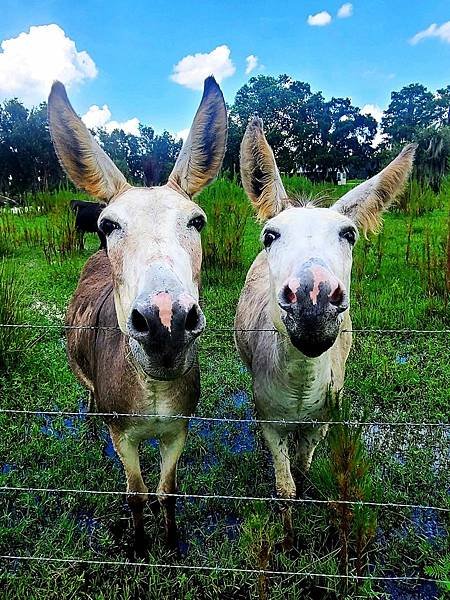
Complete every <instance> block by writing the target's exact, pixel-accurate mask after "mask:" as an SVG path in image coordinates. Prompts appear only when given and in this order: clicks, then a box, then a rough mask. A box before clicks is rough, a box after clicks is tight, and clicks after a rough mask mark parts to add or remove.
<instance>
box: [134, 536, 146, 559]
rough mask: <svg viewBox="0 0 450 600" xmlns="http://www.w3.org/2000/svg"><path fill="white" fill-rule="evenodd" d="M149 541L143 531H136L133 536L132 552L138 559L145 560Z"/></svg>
mask: <svg viewBox="0 0 450 600" xmlns="http://www.w3.org/2000/svg"><path fill="white" fill-rule="evenodd" d="M149 548H150V540H149V538H148V537H147V536H146V535H145V533H144V532H143V531H136V532H135V535H134V552H135V554H136V556H137V557H138V558H147V557H148V553H149Z"/></svg>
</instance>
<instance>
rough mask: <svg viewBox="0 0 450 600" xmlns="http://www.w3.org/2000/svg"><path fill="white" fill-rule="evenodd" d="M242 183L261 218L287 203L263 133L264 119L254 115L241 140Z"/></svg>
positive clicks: (269, 215)
mask: <svg viewBox="0 0 450 600" xmlns="http://www.w3.org/2000/svg"><path fill="white" fill-rule="evenodd" d="M241 178H242V185H243V187H244V189H245V191H246V192H247V194H248V196H249V198H250V200H251V201H252V203H253V206H254V207H255V210H256V214H257V217H258V219H259V220H260V221H266V220H267V219H270V218H271V217H273V216H274V215H276V214H277V213H279V212H280V211H282V210H283V209H284V208H286V207H287V206H288V205H289V199H288V197H287V194H286V190H285V189H284V186H283V182H282V181H281V177H280V174H279V172H278V168H277V165H276V163H275V157H274V155H273V152H272V148H271V147H270V146H269V144H268V143H267V140H266V138H265V136H264V133H263V122H262V120H261V119H260V118H258V117H253V119H251V121H250V122H249V124H248V126H247V129H246V131H245V135H244V137H243V139H242V143H241Z"/></svg>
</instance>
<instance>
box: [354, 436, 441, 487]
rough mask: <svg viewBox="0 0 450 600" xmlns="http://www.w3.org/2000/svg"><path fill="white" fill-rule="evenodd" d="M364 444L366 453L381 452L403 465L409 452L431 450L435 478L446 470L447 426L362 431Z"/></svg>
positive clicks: (406, 461)
mask: <svg viewBox="0 0 450 600" xmlns="http://www.w3.org/2000/svg"><path fill="white" fill-rule="evenodd" d="M362 437H363V440H364V443H365V445H366V448H367V449H368V451H369V452H381V451H382V452H383V454H385V455H386V456H389V457H391V458H393V460H394V461H395V462H397V463H398V464H400V465H402V466H404V465H406V464H407V463H408V453H409V451H410V450H411V449H419V450H423V449H431V451H432V464H431V469H432V471H433V473H434V474H435V475H438V474H440V473H442V472H444V471H445V472H447V471H448V469H449V467H450V444H449V441H450V425H444V426H442V427H434V428H431V427H420V428H407V427H380V426H379V425H370V426H369V427H364V428H363V434H362Z"/></svg>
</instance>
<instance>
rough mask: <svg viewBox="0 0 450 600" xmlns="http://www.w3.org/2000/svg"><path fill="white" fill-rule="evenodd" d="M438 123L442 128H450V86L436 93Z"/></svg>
mask: <svg viewBox="0 0 450 600" xmlns="http://www.w3.org/2000/svg"><path fill="white" fill-rule="evenodd" d="M436 104H437V106H438V121H439V125H441V126H450V85H447V87H445V88H441V89H440V90H437V92H436Z"/></svg>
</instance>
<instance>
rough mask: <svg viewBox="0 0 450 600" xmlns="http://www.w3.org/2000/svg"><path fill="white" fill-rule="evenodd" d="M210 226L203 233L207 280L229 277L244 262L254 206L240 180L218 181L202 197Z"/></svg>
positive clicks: (200, 201)
mask: <svg viewBox="0 0 450 600" xmlns="http://www.w3.org/2000/svg"><path fill="white" fill-rule="evenodd" d="M198 202H199V204H200V206H201V207H202V208H203V209H204V211H205V213H206V215H207V218H208V223H207V225H206V227H205V229H204V230H203V232H202V248H203V267H204V270H205V273H206V275H207V277H214V276H220V277H221V278H223V277H225V276H226V275H227V274H230V271H232V270H233V269H235V268H237V267H240V266H241V265H242V260H243V248H244V235H245V227H246V224H247V220H248V218H249V216H250V215H251V214H252V209H251V206H250V203H249V201H248V199H247V196H246V195H245V193H244V191H243V189H242V188H241V187H240V186H238V185H237V183H236V181H230V180H228V179H223V178H222V179H218V180H217V181H215V182H214V183H213V184H212V185H210V186H209V187H207V188H206V189H205V190H203V192H202V193H201V194H200V196H199V197H198Z"/></svg>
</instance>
